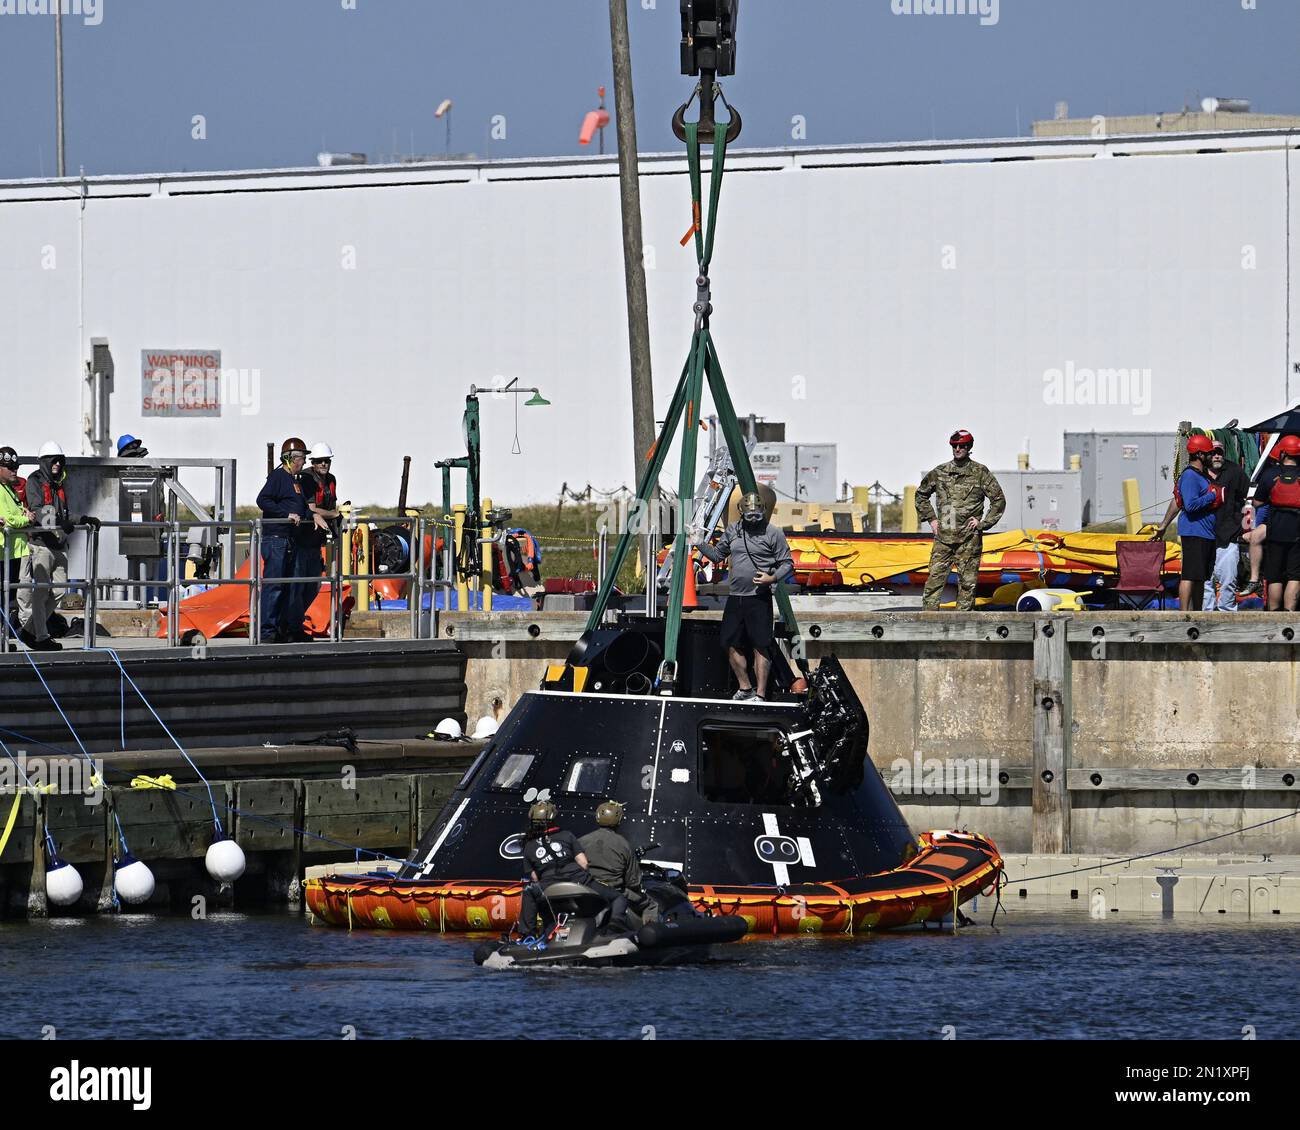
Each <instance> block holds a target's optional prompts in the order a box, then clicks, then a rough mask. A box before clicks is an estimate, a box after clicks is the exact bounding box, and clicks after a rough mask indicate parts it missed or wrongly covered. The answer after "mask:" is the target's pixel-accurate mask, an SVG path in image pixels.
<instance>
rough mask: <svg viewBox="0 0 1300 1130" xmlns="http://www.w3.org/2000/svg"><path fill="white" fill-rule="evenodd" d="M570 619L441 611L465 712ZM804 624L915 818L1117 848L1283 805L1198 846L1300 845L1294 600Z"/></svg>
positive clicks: (531, 684)
mask: <svg viewBox="0 0 1300 1130" xmlns="http://www.w3.org/2000/svg"><path fill="white" fill-rule="evenodd" d="M692 615H716V613H712V614H710V613H703V614H702V613H693V614H692ZM584 622H585V618H584V617H583V616H582V615H580V614H576V615H575V614H548V615H531V616H530V615H529V614H527V613H495V614H492V615H490V616H487V617H485V616H482V615H481V614H480V615H476V614H455V613H452V614H447V615H445V616H443V617H442V618H441V619H440V621H439V634H440V636H441V637H442V638H444V639H455V640H456V641H457V642H458V643H459V644H460V646H461V648H462V649H463V650H464V651H465V652H466V654H467V656H468V663H467V667H466V675H465V680H466V713H467V714H469V715H470V717H474V716H475V715H476V714H477V713H482V712H486V711H487V709H488V708H489V707H490V705H491V703H492V701H493V700H494V699H496V698H500V699H501V700H502V701H503V703H504V704H505V706H506V707H507V708H509V707H510V706H511V705H513V703H514V702H515V701H516V700H517V699H518V697H519V695H521V694H523V693H524V692H525V691H527V690H530V689H534V688H536V687H537V685H538V683H539V682H540V680H541V678H542V675H543V673H544V671H545V668H546V665H547V664H548V663H560V662H563V660H564V658H565V656H566V655H567V654H568V651H569V648H570V646H571V644H572V641H573V640H574V639H576V638H577V636H578V634H579V633H580V632H581V631H582V628H583V625H584ZM801 629H802V630H803V632H804V633H805V639H806V641H807V644H808V654H809V656H810V658H811V659H812V660H813V661H814V662H815V661H816V660H817V658H818V657H820V656H822V655H825V654H828V653H830V652H834V653H835V654H836V655H837V656H839V658H840V659H841V661H842V662H843V663H844V667H845V670H846V671H847V673H848V675H849V677H850V679H851V680H852V681H853V684H854V687H855V688H856V689H857V691H858V694H859V696H860V697H861V698H862V701H863V704H864V705H865V706H866V708H867V713H868V715H869V716H870V719H871V746H870V750H871V756H872V758H873V760H874V761H875V763H876V765H877V766H878V767H879V768H880V770H881V772H882V773H883V774H884V775H885V778H886V781H891V779H893V778H894V777H896V776H901V777H902V778H903V779H902V781H901V783H902V784H904V785H906V786H908V787H907V788H905V789H904V791H902V792H899V793H898V796H899V800H900V803H901V804H902V807H903V811H904V814H905V815H906V816H907V818H908V820H909V822H910V823H911V824H912V826H913V828H914V829H917V830H920V829H924V828H931V827H935V828H941V827H968V828H970V829H971V830H975V831H980V832H984V833H987V834H989V835H991V836H993V837H994V839H995V840H997V842H998V843H999V845H1001V846H1003V847H1004V848H1005V849H1006V850H1008V851H1024V852H1028V851H1039V852H1069V851H1073V852H1083V853H1091V854H1109V855H1125V854H1130V853H1140V852H1145V851H1162V850H1167V849H1169V848H1171V847H1172V846H1173V845H1175V844H1185V843H1190V842H1192V841H1195V840H1200V839H1203V838H1205V837H1210V836H1216V835H1219V834H1221V833H1224V832H1234V831H1238V830H1240V829H1243V828H1246V827H1247V826H1248V825H1252V824H1258V823H1260V822H1262V821H1266V820H1272V819H1275V818H1281V819H1279V820H1278V822H1277V823H1274V824H1271V825H1268V826H1266V827H1263V828H1259V829H1256V830H1253V831H1247V832H1244V833H1242V834H1239V835H1234V836H1231V837H1229V838H1227V839H1224V840H1220V841H1216V843H1215V846H1214V847H1211V848H1209V849H1205V850H1220V851H1223V852H1236V853H1240V852H1254V851H1259V852H1286V853H1288V854H1300V817H1294V816H1292V817H1290V818H1288V815H1289V814H1294V813H1296V811H1297V809H1298V807H1300V786H1298V785H1297V784H1296V778H1297V777H1300V692H1298V690H1297V666H1296V653H1295V640H1296V639H1298V638H1300V616H1290V617H1288V616H1279V615H1271V614H1267V613H1238V614H1235V615H1231V616H1228V615H1219V616H1204V615H1201V616H1197V615H1194V614H1186V615H1184V614H1171V613H1097V614H1090V615H1080V616H1073V617H1071V616H1068V615H1054V616H1041V615H1035V614H1030V613H1010V614H1006V615H1001V616H995V615H991V614H983V613H981V614H975V615H969V616H963V615H960V614H956V613H882V614H878V615H875V616H870V615H862V614H858V613H826V614H823V615H820V616H814V615H809V616H806V617H804V619H803V620H802V621H801ZM1049 630H1050V634H1048V633H1049ZM1049 703H1050V705H1047V704H1049ZM972 759H973V760H974V761H975V762H976V763H977V768H978V770H979V771H981V772H983V773H984V774H985V778H984V779H983V781H982V783H981V782H977V785H979V786H980V787H978V788H974V789H972V788H971V787H970V783H969V782H967V788H966V789H965V791H963V792H962V793H961V794H960V795H953V794H951V793H946V792H943V791H930V785H931V784H932V782H930V781H927V779H926V776H927V770H932V769H934V766H935V764H936V763H937V764H939V765H940V766H941V767H943V766H945V765H946V763H947V762H948V761H949V760H952V761H961V762H966V763H969V762H970V761H971V760H972ZM995 761H996V768H995V767H994V764H993V763H994V762H995ZM900 763H903V764H905V765H906V767H907V769H906V772H903V773H901V774H900V770H901V769H902V767H903V766H902V765H900ZM918 765H919V769H918V768H917V767H918ZM1045 774H1048V775H1050V777H1049V778H1045V776H1044V775H1045ZM909 775H910V777H911V778H912V779H911V780H908V779H907V778H908V776H909ZM983 801H991V803H982V802H983Z"/></svg>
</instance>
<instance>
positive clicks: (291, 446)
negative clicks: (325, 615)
mask: <svg viewBox="0 0 1300 1130" xmlns="http://www.w3.org/2000/svg"><path fill="white" fill-rule="evenodd" d="M306 458H307V445H306V444H305V443H303V441H302V440H300V439H299V438H298V437H297V436H291V437H290V438H289V439H287V440H285V441H284V443H283V444H281V445H280V466H278V467H277V468H276V469H275V470H274V471H272V472H271V474H270V475H269V476H268V477H267V480H266V485H265V486H264V487H262V490H261V492H260V493H259V494H258V496H257V505H258V506H260V507H261V509H262V517H263V518H264V519H272V518H281V519H282V518H287V519H288V520H289V522H290V523H291V525H284V524H283V523H282V522H276V523H275V524H274V525H268V526H266V527H265V528H264V529H263V531H262V576H263V577H293V576H295V575H296V573H295V553H296V551H297V549H298V544H299V540H300V539H298V538H297V537H295V535H296V534H297V533H298V530H299V528H300V527H302V528H304V530H305V529H310V528H311V526H312V525H313V524H314V523H315V522H316V521H320V519H318V518H316V516H315V515H313V513H312V511H311V510H310V509H309V507H308V505H307V495H306V492H305V491H304V490H303V485H302V467H303V462H304V461H305V460H306ZM322 524H323V523H322ZM292 589H293V586H292V585H284V584H269V585H263V586H262V603H261V606H260V607H261V615H260V619H261V625H260V635H261V640H262V642H263V643H281V642H283V641H286V640H294V641H300V640H305V639H306V638H307V635H306V633H305V632H304V631H303V628H302V614H303V608H302V605H301V604H300V602H299V601H297V600H296V599H295V598H294V594H293V592H292V591H291V590H292ZM295 621H296V622H295Z"/></svg>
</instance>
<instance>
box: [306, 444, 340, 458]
mask: <svg viewBox="0 0 1300 1130" xmlns="http://www.w3.org/2000/svg"><path fill="white" fill-rule="evenodd" d="M307 458H308V459H310V460H312V461H313V462H315V461H316V460H317V459H333V458H334V449H333V448H332V447H330V445H329V444H328V443H318V444H316V446H315V447H313V448H312V449H311V454H310V455H309V456H307Z"/></svg>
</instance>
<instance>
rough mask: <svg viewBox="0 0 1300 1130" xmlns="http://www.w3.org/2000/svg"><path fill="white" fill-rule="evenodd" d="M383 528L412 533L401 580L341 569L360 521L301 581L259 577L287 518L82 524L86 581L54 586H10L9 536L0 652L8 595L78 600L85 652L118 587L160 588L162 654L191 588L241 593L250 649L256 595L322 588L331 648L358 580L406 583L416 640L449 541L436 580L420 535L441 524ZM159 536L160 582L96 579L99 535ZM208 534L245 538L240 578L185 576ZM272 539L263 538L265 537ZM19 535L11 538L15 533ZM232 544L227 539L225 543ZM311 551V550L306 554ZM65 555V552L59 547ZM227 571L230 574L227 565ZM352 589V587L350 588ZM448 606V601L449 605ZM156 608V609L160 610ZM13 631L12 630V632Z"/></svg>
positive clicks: (441, 584)
mask: <svg viewBox="0 0 1300 1130" xmlns="http://www.w3.org/2000/svg"><path fill="white" fill-rule="evenodd" d="M382 520H383V522H384V524H385V525H388V526H406V527H409V528H410V530H411V535H412V536H411V544H410V557H409V563H410V568H409V569H408V571H407V572H404V573H390V572H380V573H376V572H367V573H354V572H347V571H345V570H344V559H345V557H347V556H348V552H347V551H348V548H349V545H350V542H351V538H352V535H353V532H354V531H355V530H356V529H357V528H358V526H361V525H364V524H366V523H367V520H366V519H364V518H362V517H353V518H352V519H351V520H349V521H346V522H344V523H343V524H342V525H341V526H340V527H339V530H338V532H337V533H335V534H332V535H331V536H329V537H328V538H327V541H326V545H325V548H326V550H327V553H326V554H325V557H324V558H323V561H322V572H321V573H320V574H319V575H316V576H300V577H268V576H265V575H264V574H263V572H262V550H263V545H264V542H265V540H266V539H267V538H268V537H276V536H279V535H280V532H281V531H283V533H284V534H289V533H291V531H292V529H293V528H294V526H295V523H293V522H292V521H291V520H290V519H288V518H234V519H227V520H224V521H209V522H203V521H199V522H195V521H184V522H182V521H180V520H179V519H177V518H175V517H172V518H171V519H170V520H169V521H161V522H107V521H105V522H98V523H89V524H78V526H77V527H76V528H78V529H82V530H85V532H86V536H87V540H88V545H87V550H86V570H85V572H86V576H85V577H79V578H75V579H74V578H71V577H70V578H68V580H67V581H66V582H63V583H58V584H56V583H53V582H49V581H45V582H35V581H30V580H22V579H21V578H20V580H19V581H18V582H16V583H15V582H14V581H13V580H12V579H11V577H10V573H11V562H12V561H13V560H21V559H15V558H13V556H12V545H11V542H10V539H9V538H8V537H3V536H0V542H3V555H2V557H3V570H2V571H0V600H2V601H3V608H4V611H5V616H4V617H3V618H0V650H7V649H8V646H9V639H10V637H11V636H12V634H13V633H12V632H11V631H10V622H9V621H10V616H9V611H10V608H11V600H12V598H13V595H14V594H15V593H18V592H26V591H38V590H48V591H56V592H63V593H71V592H81V593H82V594H83V596H84V602H85V605H84V613H83V618H84V623H83V627H82V647H83V648H85V649H86V650H89V649H91V648H93V647H95V639H96V621H97V619H98V608H99V602H100V592H101V590H107V589H113V588H120V589H127V590H132V589H143V590H148V589H165V590H166V594H167V600H166V621H167V632H166V640H167V646H168V647H179V646H180V644H181V640H182V639H183V638H184V637H185V636H186V635H188V631H193V630H195V629H189V630H188V631H183V630H182V629H181V617H182V615H183V614H184V613H183V610H182V609H181V603H182V601H183V600H184V599H185V597H184V595H183V594H184V593H185V590H187V589H191V588H201V589H204V590H207V589H213V588H220V587H223V586H228V585H233V586H235V587H240V588H247V589H248V642H249V643H250V644H254V645H258V644H261V643H262V642H263V641H262V638H261V627H262V626H261V613H262V596H263V593H264V591H265V589H266V587H267V586H280V585H313V584H314V585H318V586H319V585H322V584H326V583H328V584H329V586H330V588H329V594H330V618H329V639H330V640H331V642H338V641H339V640H341V639H342V638H343V585H344V584H345V583H354V582H359V581H363V582H366V584H367V586H368V585H369V583H370V582H373V581H403V582H406V594H407V605H408V608H409V613H410V631H411V638H412V639H422V638H425V637H424V633H423V624H424V622H425V621H424V617H423V611H424V598H425V593H426V592H427V593H434V592H436V591H437V590H438V589H443V590H444V591H445V592H450V591H452V590H453V589H454V588H455V581H454V580H453V579H451V578H452V577H453V573H452V572H451V571H450V570H454V568H455V564H454V559H453V555H452V550H451V544H450V543H451V539H450V538H447V539H445V540H446V547H445V549H444V552H443V576H442V577H440V578H435V577H429V576H426V575H425V573H426V570H427V564H428V562H427V559H426V556H425V535H426V533H428V532H429V531H431V530H436V529H437V528H438V527H440V526H443V525H446V522H445V520H442V519H437V518H427V517H407V518H384V519H382ZM123 528H127V529H132V530H146V529H160V530H163V531H164V532H166V533H167V535H168V536H167V545H166V551H165V553H164V554H163V555H162V557H160V558H158V560H165V561H166V573H167V575H166V577H164V578H160V579H152V580H151V579H144V580H136V579H133V578H121V577H101V576H100V575H99V541H100V534H101V532H102V531H103V530H111V529H123ZM195 528H198V529H208V528H211V529H215V530H216V531H217V532H218V533H220V534H225V533H230V534H232V535H233V533H234V531H236V530H247V531H248V546H249V553H248V560H249V575H248V576H247V577H236V576H233V575H232V576H229V577H185V576H183V575H182V574H183V573H184V564H185V560H186V558H185V556H184V554H183V547H184V546H185V545H186V544H187V542H188V538H187V537H186V534H187V532H188V531H189V530H192V529H195ZM268 530H270V531H271V532H270V533H268V532H267V531H268ZM15 532H18V531H15ZM22 532H23V533H26V534H31V533H39V532H40V531H39V530H33V529H28V530H24V531H22ZM232 543H233V538H232ZM311 549H312V550H313V551H314V549H315V547H314V546H313V547H311ZM63 552H64V553H66V546H65V547H64V548H63ZM231 566H232V568H231V569H230V572H231V573H232V574H233V573H234V571H235V570H234V569H233V562H231ZM354 587H355V585H354ZM435 603H436V602H435V601H434V600H432V599H431V600H430V608H429V613H430V614H429V618H428V621H427V622H428V624H429V627H430V632H429V634H430V636H432V634H433V624H434V620H435V616H434V611H435V609H434V606H435ZM448 603H449V601H448ZM160 608H161V606H160ZM19 627H20V625H18V624H17V623H15V624H14V629H15V630H17V629H18V628H19Z"/></svg>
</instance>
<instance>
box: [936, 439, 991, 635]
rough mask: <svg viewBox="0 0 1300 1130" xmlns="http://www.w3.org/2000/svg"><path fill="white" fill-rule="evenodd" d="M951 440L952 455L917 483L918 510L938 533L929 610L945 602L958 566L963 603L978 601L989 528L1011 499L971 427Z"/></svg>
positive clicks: (964, 607)
mask: <svg viewBox="0 0 1300 1130" xmlns="http://www.w3.org/2000/svg"><path fill="white" fill-rule="evenodd" d="M948 443H949V444H950V445H951V446H952V458H951V459H950V460H949V461H948V462H947V463H940V464H939V466H937V467H936V468H935V469H934V470H933V471H931V472H930V473H929V474H928V475H926V476H925V478H923V479H922V480H921V485H920V486H919V487H917V489H916V516H917V518H918V519H919V520H920V522H921V524H922V525H926V524H928V525H929V527H930V530H931V532H932V533H933V534H934V548H933V550H932V551H931V553H930V575H929V577H927V578H926V582H925V592H924V595H923V596H922V601H921V607H922V608H923V609H925V610H926V611H934V610H936V609H937V608H938V607H939V597H940V595H941V594H942V593H943V589H944V586H945V585H946V584H947V583H948V574H949V573H950V572H955V573H956V574H957V609H958V611H961V612H969V611H971V610H972V609H973V608H974V607H975V584H976V582H977V581H978V580H979V568H980V554H981V552H982V551H983V547H984V534H985V532H986V531H988V530H991V529H992V528H993V527H994V526H996V525H997V524H998V521H999V519H1001V517H1002V515H1003V512H1004V511H1005V510H1006V508H1007V499H1006V495H1004V494H1003V493H1002V487H1001V486H1000V485H999V484H998V480H997V478H996V477H995V476H994V474H993V472H992V471H990V470H989V469H988V468H987V467H985V466H984V464H982V463H976V462H975V460H973V459H972V458H971V457H970V453H971V448H973V447H974V446H975V437H974V436H973V435H971V434H970V432H968V431H965V430H959V431H955V432H953V434H952V435H951V436H950V437H949V438H948ZM932 495H933V496H934V502H933V503H931V501H930V497H931V496H932ZM986 501H987V503H988V511H987V513H986V512H985V510H984V504H985V502H986Z"/></svg>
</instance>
